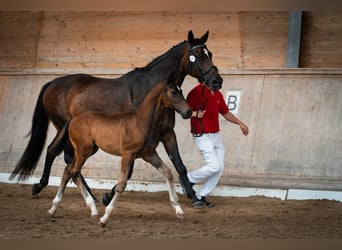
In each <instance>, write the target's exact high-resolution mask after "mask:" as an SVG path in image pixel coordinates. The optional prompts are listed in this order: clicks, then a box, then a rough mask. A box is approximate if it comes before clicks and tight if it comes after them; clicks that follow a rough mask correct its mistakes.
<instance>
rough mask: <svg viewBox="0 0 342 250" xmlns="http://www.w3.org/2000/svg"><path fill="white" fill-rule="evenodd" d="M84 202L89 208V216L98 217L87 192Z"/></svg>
mask: <svg viewBox="0 0 342 250" xmlns="http://www.w3.org/2000/svg"><path fill="white" fill-rule="evenodd" d="M85 202H86V204H87V206H88V207H89V208H90V211H91V216H93V217H97V216H98V215H99V212H98V211H97V208H96V203H95V201H94V199H93V197H92V196H91V195H90V194H89V192H88V191H87V196H86V198H85Z"/></svg>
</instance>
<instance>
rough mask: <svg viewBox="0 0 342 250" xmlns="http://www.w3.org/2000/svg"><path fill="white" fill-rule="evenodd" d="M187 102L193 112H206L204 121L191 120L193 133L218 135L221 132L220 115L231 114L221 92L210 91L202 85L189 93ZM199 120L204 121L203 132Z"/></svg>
mask: <svg viewBox="0 0 342 250" xmlns="http://www.w3.org/2000/svg"><path fill="white" fill-rule="evenodd" d="M186 100H187V102H188V103H189V105H190V107H191V109H192V111H198V110H206V112H205V114H204V116H203V118H202V119H196V118H195V117H192V118H191V120H190V124H191V133H194V134H201V133H202V132H203V133H216V132H219V131H220V126H219V114H225V113H228V112H229V109H228V107H227V104H226V102H225V100H224V98H223V95H222V93H221V92H220V91H210V90H209V89H208V88H206V87H202V84H201V83H200V84H198V85H197V86H196V87H194V88H193V89H192V90H191V91H190V92H189V94H188V96H187V98H186ZM199 120H202V127H203V131H202V128H201V125H200V122H199Z"/></svg>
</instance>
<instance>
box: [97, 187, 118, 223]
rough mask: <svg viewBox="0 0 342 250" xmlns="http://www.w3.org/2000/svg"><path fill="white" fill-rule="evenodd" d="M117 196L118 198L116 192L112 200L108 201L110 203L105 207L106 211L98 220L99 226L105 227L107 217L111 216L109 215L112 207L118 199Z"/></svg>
mask: <svg viewBox="0 0 342 250" xmlns="http://www.w3.org/2000/svg"><path fill="white" fill-rule="evenodd" d="M119 196H120V193H119V192H116V193H115V195H114V197H113V198H112V200H111V201H110V203H109V204H108V206H107V207H106V211H105V213H104V215H103V216H102V217H101V218H100V219H99V224H100V225H101V226H105V225H106V222H107V220H108V218H109V216H110V215H111V213H112V211H113V209H114V207H115V205H116V202H117V200H118V199H119Z"/></svg>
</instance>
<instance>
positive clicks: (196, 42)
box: [183, 30, 223, 90]
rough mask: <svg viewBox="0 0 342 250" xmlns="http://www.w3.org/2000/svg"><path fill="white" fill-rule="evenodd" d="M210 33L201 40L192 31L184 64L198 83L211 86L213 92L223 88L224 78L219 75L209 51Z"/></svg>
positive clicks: (189, 34) (189, 35)
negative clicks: (207, 43)
mask: <svg viewBox="0 0 342 250" xmlns="http://www.w3.org/2000/svg"><path fill="white" fill-rule="evenodd" d="M208 36H209V31H207V32H206V33H205V34H204V35H203V36H202V37H201V38H194V34H193V33H192V31H191V30H190V31H189V33H188V42H189V44H190V48H189V51H188V53H186V55H185V58H184V60H183V63H184V64H185V67H186V68H187V71H188V72H189V73H190V74H191V75H192V76H194V77H197V78H198V81H199V82H201V83H204V84H206V85H208V86H209V88H210V89H211V90H218V89H221V88H222V82H223V80H222V77H221V76H220V74H219V73H218V69H217V67H216V66H215V65H214V64H213V61H212V53H211V52H210V51H209V49H208V48H207V46H206V45H205V43H206V42H207V40H208Z"/></svg>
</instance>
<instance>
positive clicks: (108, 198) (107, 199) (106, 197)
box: [102, 161, 134, 206]
mask: <svg viewBox="0 0 342 250" xmlns="http://www.w3.org/2000/svg"><path fill="white" fill-rule="evenodd" d="M133 167H134V161H132V163H131V165H130V167H129V172H128V177H127V180H129V179H131V177H132V174H133ZM115 189H116V185H115V186H114V187H113V188H112V191H111V192H110V193H104V194H103V195H102V204H103V205H104V206H108V204H109V202H110V201H111V200H112V198H113V197H114V195H115Z"/></svg>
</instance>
